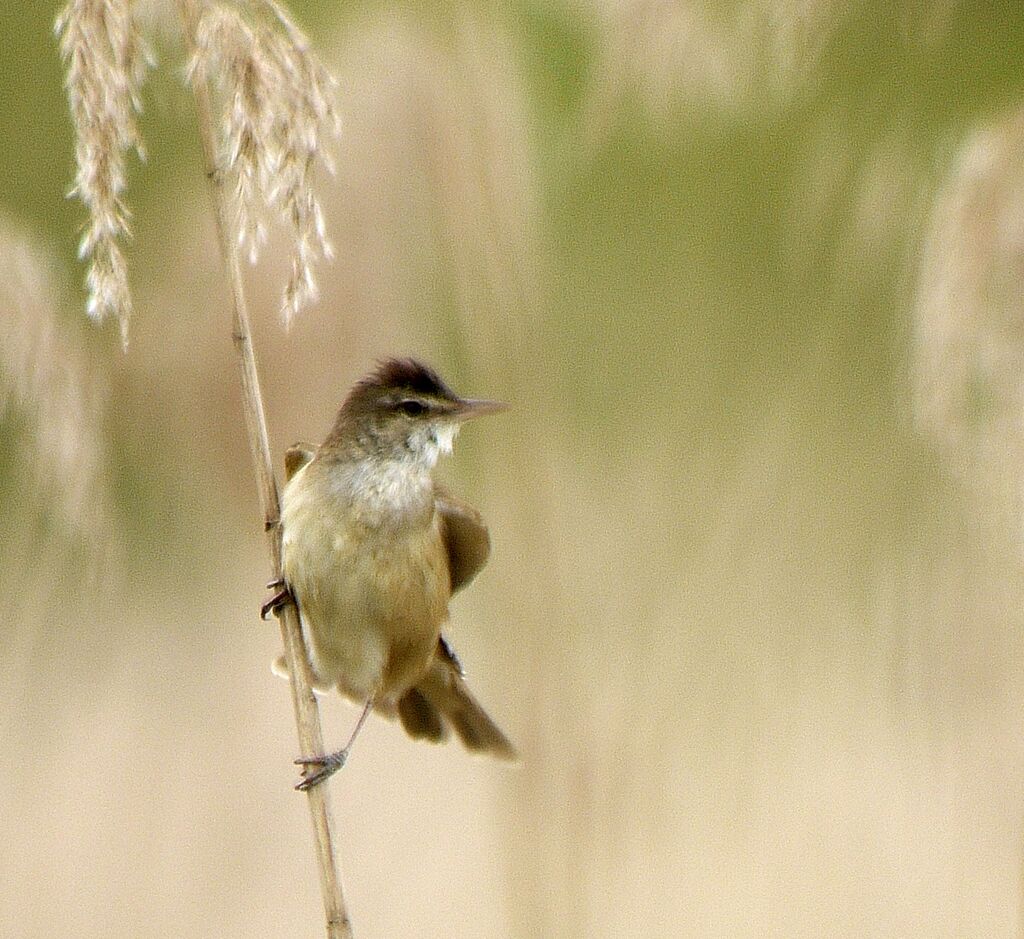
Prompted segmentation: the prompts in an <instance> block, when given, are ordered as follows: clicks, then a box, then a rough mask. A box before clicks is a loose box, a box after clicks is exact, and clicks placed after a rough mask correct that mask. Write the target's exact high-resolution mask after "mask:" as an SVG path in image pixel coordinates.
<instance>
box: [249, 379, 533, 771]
mask: <svg viewBox="0 0 1024 939" xmlns="http://www.w3.org/2000/svg"><path fill="white" fill-rule="evenodd" d="M505 407H506V406H505V405H503V404H499V403H498V402H494V401H479V400H470V399H467V398H461V397H459V396H458V395H456V394H455V393H454V392H453V391H452V390H451V389H450V388H449V387H448V386H447V385H446V384H445V383H444V382H443V381H442V380H441V378H440V376H438V374H437V373H436V372H434V371H433V370H432V369H430V368H428V367H427V366H426V365H423V364H422V363H420V362H417V361H415V360H412V359H392V360H390V361H387V362H385V363H383V364H382V365H381V366H380V367H379V368H378V369H377V370H376V371H375V372H373V373H372V374H370V375H368V376H367V377H365V378H363V379H362V380H361V381H359V382H358V383H357V384H356V385H355V386H354V387H353V389H352V391H351V392H350V393H349V395H348V397H347V398H346V400H345V402H344V404H343V405H342V407H341V410H340V412H339V413H338V417H337V420H336V421H335V423H334V427H333V429H332V430H331V432H330V433H329V434H328V435H327V438H326V440H324V442H323V443H322V444H321V445H320V447H319V448H316V449H314V448H313V447H311V446H309V445H305V444H297V445H295V446H294V447H292V448H290V449H289V451H288V455H287V456H286V460H285V466H286V471H287V474H288V482H287V485H286V486H285V489H284V492H283V493H282V497H281V526H282V555H283V561H282V569H283V573H284V581H283V583H282V584H280V585H279V586H281V587H282V588H283V589H282V590H281V592H280V593H278V594H277V595H276V596H275V597H273V598H272V599H271V600H270V601H269V602H268V603H267V604H265V605H264V607H263V615H264V616H266V615H267V614H268V613H269V612H271V611H274V610H276V609H277V608H278V607H280V606H281V605H282V604H284V603H287V602H290V601H292V600H294V602H296V603H297V605H298V609H299V616H300V620H301V622H302V629H303V634H304V636H305V640H306V646H307V648H308V649H309V658H310V665H311V666H312V670H313V677H314V688H316V690H318V691H327V690H330V689H337V690H338V691H340V692H341V693H342V694H343V695H345V696H346V697H348V698H350V699H352V700H353V701H356V702H359V703H361V704H363V712H362V714H361V715H360V718H359V721H358V723H357V724H356V727H355V730H354V731H353V733H352V736H351V737H350V739H349V742H348V743H347V744H346V746H345V747H343V748H342V749H341V750H339V751H337V752H336V753H332V754H329V755H327V756H324V757H305V756H304V757H301V758H300V759H298V760H296V763H299V764H301V765H303V766H304V771H303V772H304V778H303V780H302V782H301V783H300V784H299V786H298V787H297V788H299V789H308V788H309V787H310V786H314V785H316V784H318V783H320V782H322V781H323V780H324V779H326V778H327V777H328V776H330V775H331V774H332V773H334V772H335V771H336V770H338V769H339V768H340V767H341V766H343V765H344V763H345V760H346V758H347V756H348V752H349V748H350V747H351V746H352V743H353V741H354V740H355V738H356V735H357V734H358V733H359V730H360V729H361V727H362V725H363V723H364V722H365V720H366V718H367V715H368V714H369V713H370V711H371V710H373V711H376V712H378V713H380V714H383V715H385V716H387V717H395V716H397V717H398V718H399V720H400V721H401V722H402V726H403V727H404V728H405V730H406V732H407V733H408V734H409V735H410V736H412V737H417V738H424V739H427V740H431V741H441V740H444V739H446V738H447V736H448V733H449V728H452V729H454V731H455V733H456V734H457V735H458V737H459V738H460V739H461V740H462V742H463V743H464V744H465V746H466V747H467V748H468V749H470V750H477V751H481V752H487V753H492V754H494V755H495V756H498V757H501V758H503V759H514V758H515V755H516V754H515V749H514V748H513V746H512V744H511V743H510V742H509V740H508V738H507V737H506V736H505V735H504V734H503V733H502V732H501V730H499V729H498V727H497V725H495V723H494V722H493V721H492V720H491V719H490V717H488V716H487V714H486V712H485V711H484V710H483V708H482V707H480V705H479V704H478V703H477V701H476V699H475V698H474V697H473V696H472V694H470V692H469V689H468V688H467V687H466V682H465V679H464V676H463V671H462V667H461V665H460V664H459V660H458V658H457V657H456V656H455V654H454V652H453V651H452V649H451V647H450V646H449V644H448V643H447V641H446V640H445V638H444V636H442V634H441V628H442V626H443V625H444V623H445V622H446V621H447V619H448V601H449V599H450V598H451V595H452V594H453V593H454V592H455V591H457V590H460V589H462V588H463V587H465V586H466V584H468V583H469V582H470V581H471V580H472V579H473V578H474V577H475V576H476V574H477V573H478V572H479V571H480V569H481V568H482V567H483V566H484V564H485V563H486V561H487V557H488V554H489V553H490V537H489V536H488V533H487V527H486V525H485V524H484V522H483V519H482V518H481V517H480V513H479V512H477V511H476V509H474V508H472V507H471V506H469V505H467V504H466V503H465V502H463V501H462V500H461V499H458V498H456V497H455V496H454V495H452V494H451V493H450V492H448V491H447V490H446V489H444V488H442V487H441V486H440V485H439V484H438V483H436V482H435V481H434V478H433V470H434V466H435V465H436V463H437V460H438V457H439V456H441V455H442V454H445V453H450V452H451V449H452V443H453V441H454V439H455V437H456V435H457V434H458V432H459V429H460V427H461V426H462V424H463V423H464V422H465V421H467V420H469V419H470V418H474V417H480V416H482V415H484V414H493V413H496V412H498V411H502V410H505ZM275 670H276V671H278V672H279V673H283V674H285V675H286V674H287V669H286V667H285V666H284V663H283V660H282V659H279V660H278V662H277V663H275ZM314 769H315V771H312V770H314Z"/></svg>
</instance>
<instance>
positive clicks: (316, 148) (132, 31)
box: [56, 0, 340, 343]
mask: <svg viewBox="0 0 1024 939" xmlns="http://www.w3.org/2000/svg"><path fill="white" fill-rule="evenodd" d="M193 8H194V9H195V11H196V15H197V26H196V44H195V47H194V49H193V51H192V54H191V56H190V61H189V62H188V69H187V74H188V77H189V80H190V81H191V82H193V83H195V82H197V81H208V82H209V83H210V85H211V86H212V87H213V89H214V91H215V95H216V102H215V103H216V106H217V108H218V111H219V114H218V118H219V120H218V125H219V127H220V128H221V129H222V134H221V139H220V141H219V152H218V154H217V163H218V166H217V172H218V173H220V174H221V178H222V181H223V182H224V183H225V185H226V190H227V192H228V193H229V194H230V197H231V199H232V209H233V216H234V217H233V219H232V221H233V223H234V227H235V232H234V236H235V238H236V239H237V243H238V244H239V245H240V246H242V247H244V248H245V249H246V250H247V251H248V255H249V258H250V260H251V261H255V260H256V257H257V253H258V250H259V247H260V245H261V244H262V242H263V241H264V239H265V227H266V222H267V219H268V217H273V216H276V217H278V218H279V219H280V220H281V221H282V222H283V223H284V224H285V225H287V226H288V227H289V229H290V231H291V235H292V238H291V241H292V258H291V270H290V274H289V277H288V280H287V283H286V285H285V288H284V296H283V301H282V315H283V317H284V320H285V322H286V323H287V322H289V321H290V320H291V318H292V317H293V316H294V315H295V314H296V313H297V312H298V311H299V310H300V309H302V308H303V307H304V306H306V305H307V304H309V303H310V302H312V301H313V300H315V299H316V297H317V285H316V279H315V276H314V269H315V266H316V263H317V262H318V261H321V260H323V259H325V258H329V257H330V256H331V246H330V243H329V242H328V241H327V237H326V233H325V225H324V217H323V211H322V209H321V206H320V201H319V199H318V198H317V196H316V193H315V191H314V188H313V177H314V175H315V173H316V171H317V169H318V168H324V169H327V170H328V171H330V170H332V169H333V167H332V165H331V160H330V156H329V153H328V142H329V141H330V140H331V139H333V138H335V137H336V136H337V134H338V131H339V125H340V122H339V119H338V114H337V111H336V109H335V105H334V100H333V95H334V81H333V79H332V78H331V76H330V74H329V73H328V72H327V70H326V69H325V68H324V67H323V65H322V64H321V63H320V62H319V60H318V59H317V58H316V56H315V55H314V54H313V53H312V51H311V49H310V44H309V41H308V39H307V38H306V36H305V35H304V34H303V33H302V31H301V30H300V29H299V28H298V27H297V26H296V25H295V23H294V22H292V20H291V18H290V17H289V16H288V14H287V13H286V12H285V10H284V9H283V7H281V6H280V5H279V4H278V3H276V2H275V0H195V2H194V4H193ZM56 31H57V35H58V37H59V39H60V47H61V54H62V55H63V58H64V61H65V63H66V67H67V79H66V84H67V92H68V102H69V105H70V108H71V117H72V122H73V124H74V128H75V134H76V149H75V156H76V164H77V170H76V179H75V186H74V188H73V189H72V194H73V195H75V196H77V197H78V198H80V199H81V200H82V202H83V203H84V204H85V206H86V208H87V209H88V212H89V220H88V222H87V224H86V229H85V233H84V235H83V237H82V242H81V249H80V254H81V256H82V257H83V258H84V259H85V260H86V261H87V263H88V273H87V275H86V283H87V287H88V311H89V314H90V315H91V316H92V317H93V318H95V319H98V320H102V319H104V318H105V317H106V316H108V315H112V316H115V317H117V319H118V321H119V323H120V326H121V335H122V340H123V341H124V342H125V343H127V337H128V323H129V319H130V316H131V312H132V301H131V293H130V290H129V287H128V272H127V263H126V260H125V256H124V253H123V243H124V241H125V240H126V239H127V238H128V237H129V235H130V229H129V218H130V213H129V211H128V208H127V206H126V204H125V201H124V191H125V186H126V175H127V174H126V162H127V154H128V151H129V150H133V149H134V150H135V151H136V152H137V153H138V154H139V156H140V158H141V157H142V156H143V155H144V149H143V145H142V140H141V138H140V136H139V132H138V126H137V122H136V118H137V115H138V114H139V112H140V111H141V107H142V103H141V90H142V84H143V80H144V78H145V75H146V71H147V68H148V67H149V66H151V65H152V58H151V56H150V54H149V52H148V47H147V45H146V43H145V41H144V37H143V36H142V31H141V28H140V21H139V18H138V16H137V10H136V3H135V2H134V0H69V2H68V4H67V6H65V7H64V9H63V10H62V11H61V13H60V15H59V16H58V17H57V22H56Z"/></svg>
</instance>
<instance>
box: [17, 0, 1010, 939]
mask: <svg viewBox="0 0 1024 939" xmlns="http://www.w3.org/2000/svg"><path fill="white" fill-rule="evenodd" d="M291 9H292V11H293V13H294V15H295V16H296V18H297V20H298V21H299V22H300V23H301V24H302V25H303V26H304V28H306V30H307V31H308V32H309V34H310V35H311V37H312V38H313V40H314V43H315V45H316V46H317V48H318V49H319V51H320V53H321V54H322V56H323V58H324V59H325V60H326V61H327V62H328V63H329V64H330V66H331V67H332V69H333V70H334V73H335V74H336V75H337V77H338V79H339V102H340V110H341V113H342V115H343V120H344V131H343V136H342V138H341V141H340V144H339V147H338V150H337V166H338V169H337V174H336V176H335V177H334V178H333V179H326V180H324V181H323V186H322V189H321V192H322V193H323V194H324V200H325V204H326V211H327V220H328V228H329V232H330V236H331V238H332V240H333V242H334V245H335V249H336V253H337V257H336V260H335V261H334V262H333V264H331V265H328V266H326V267H325V268H323V269H322V270H321V277H320V281H321V288H322V299H321V302H320V303H319V305H317V306H316V307H315V308H313V309H311V310H309V311H307V312H306V313H304V314H303V315H301V316H300V317H299V318H298V319H297V320H296V321H295V323H294V324H293V325H292V327H291V329H290V330H288V331H286V330H285V329H284V328H283V327H282V325H281V324H280V321H279V318H278V315H277V305H278V297H279V295H280V290H281V284H282V279H283V265H282V264H281V263H280V261H279V260H277V259H278V258H279V255H280V252H275V250H274V249H273V246H272V247H271V249H270V250H268V251H267V252H265V254H264V260H263V261H262V262H261V264H260V265H259V267H257V268H255V269H250V270H249V272H248V280H249V285H250V288H251V291H252V297H251V299H252V309H253V315H254V319H255V329H256V339H255V341H256V347H257V354H258V357H259V364H260V367H261V370H262V377H263V381H264V392H265V397H266V405H267V410H268V418H269V422H270V431H271V436H272V440H273V444H274V447H275V452H276V453H278V454H280V453H282V452H283V448H284V447H285V446H287V445H288V444H289V443H291V442H292V441H294V440H298V439H313V440H319V439H320V438H321V437H322V436H323V434H324V433H325V432H326V430H327V429H328V427H329V425H330V423H331V420H332V418H333V414H334V412H335V410H336V408H337V406H338V404H339V402H340V400H341V398H342V397H343V396H344V394H345V392H346V390H347V388H348V386H349V385H350V384H351V382H352V381H353V380H354V379H356V378H357V377H359V376H360V375H361V374H362V373H363V372H365V371H366V370H367V369H368V368H369V367H370V366H371V365H372V364H373V362H374V361H375V360H376V359H377V358H379V357H382V356H385V355H389V354H393V353H406V354H407V353H413V354H416V355H418V356H421V357H424V358H425V359H427V360H428V361H431V362H432V363H434V364H435V365H436V366H437V367H438V368H439V369H440V370H441V371H442V373H443V374H444V375H445V376H447V377H448V378H449V379H450V381H451V383H452V384H453V386H454V387H455V388H456V389H457V390H460V391H462V392H464V393H466V394H473V395H480V396H487V397H496V398H503V399H506V400H509V401H511V402H513V404H514V409H513V410H512V411H511V412H509V414H508V415H506V416H504V417H502V418H501V419H494V420H492V421H488V422H481V423H480V425H475V426H473V427H472V428H470V429H469V430H467V432H466V433H465V434H464V435H463V436H462V438H461V439H460V442H459V447H458V449H457V452H456V455H455V457H454V459H452V460H450V461H448V463H447V464H446V465H445V466H444V468H443V475H444V477H445V479H446V480H447V481H449V482H450V483H451V484H452V485H453V486H454V487H455V488H456V489H457V490H458V491H460V492H462V493H464V494H465V495H466V496H467V497H468V498H469V499H470V500H471V501H472V502H473V503H474V504H475V505H477V506H479V507H480V508H481V510H482V511H483V513H484V515H485V517H486V518H487V519H488V520H489V522H490V524H491V529H492V535H493V541H494V552H493V555H492V561H491V564H490V566H489V567H488V568H487V569H486V571H485V572H484V573H483V574H482V576H481V577H480V578H479V580H478V581H477V582H476V583H475V584H474V585H473V587H472V589H470V590H469V591H467V592H466V593H465V594H464V595H461V596H460V597H459V598H458V600H457V602H456V603H455V604H454V605H453V622H452V626H451V635H452V638H453V641H454V643H455V645H456V648H457V649H458V650H459V652H460V655H461V656H462V658H463V661H464V662H465V664H466V667H467V669H468V672H469V675H470V677H471V680H472V682H473V685H474V687H475V689H476V691H477V693H478V694H479V696H480V698H481V699H482V700H483V701H484V702H485V703H486V704H487V705H488V707H489V709H490V710H491V712H492V713H493V714H494V715H495V717H496V718H497V719H498V720H499V722H500V723H502V724H503V725H504V726H505V727H506V728H507V730H508V731H509V733H510V735H511V736H512V737H513V739H514V740H516V741H517V743H518V744H519V746H520V748H521V751H522V755H523V760H522V763H521V765H519V766H518V767H516V768H514V769H511V770H510V769H508V768H507V767H506V766H503V765H492V764H491V763H487V762H484V761H480V760H477V759H474V758H471V757H469V756H467V755H466V754H465V753H464V752H463V751H461V750H460V749H459V748H458V746H457V745H454V744H453V745H450V746H448V747H447V748H433V747H430V746H427V745H425V744H417V743H413V742H411V741H409V740H407V739H405V738H404V736H403V735H402V733H401V731H400V730H399V729H398V728H397V727H395V726H394V725H391V724H388V723H387V722H385V721H382V720H375V721H373V722H371V724H370V725H369V726H368V728H367V730H366V731H365V733H364V735H363V736H362V737H361V739H360V743H359V747H358V748H357V750H356V754H355V758H354V759H353V761H352V762H351V764H350V765H349V766H347V767H346V768H345V770H344V772H343V773H341V774H340V775H339V776H338V777H336V778H335V780H334V781H332V783H331V787H332V797H333V803H334V814H335V817H336V821H337V827H338V831H339V854H340V864H341V868H342V871H343V873H344V878H345V888H346V893H347V897H348V900H349V903H350V907H351V911H352V915H353V917H354V921H355V926H356V935H357V936H358V937H360V939H365V937H374V936H376V937H396V936H415V937H421V936H422V937H430V936H437V937H442V936H466V937H569V939H573V937H592V936H616V937H618V936H644V937H648V936H659V937H660V936H664V937H679V936H683V937H730V939H731V937H764V936H777V937H804V936H806V937H821V936H836V937H847V936H849V937H876V936H877V937H901V936H922V937H925V936H926V937H954V936H956V937H1010V936H1014V937H1016V936H1022V935H1024V907H1022V902H1024V825H1022V815H1024V733H1022V726H1021V724H1022V721H1021V715H1022V710H1024V707H1022V702H1024V674H1022V665H1024V662H1022V659H1024V638H1022V633H1021V627H1022V625H1024V617H1022V613H1021V608H1022V600H1024V578H1022V575H1021V560H1022V545H1021V524H1022V515H1021V499H1020V494H1021V484H1022V466H1024V432H1022V421H1021V413H1022V404H1024V381H1022V376H1024V319H1022V316H1021V313H1022V309H1024V276H1022V275H1024V68H1022V63H1024V18H1022V17H1021V16H1020V11H1019V10H1018V9H1016V7H1015V5H1013V4H987V3H964V2H955V0H931V2H928V0H923V2H916V3H891V2H888V0H885V2H883V0H861V2H856V3H840V2H835V0H777V2H772V3H762V2H753V0H731V2H724V0H723V2H703V3H702V2H697V0H675V2H658V0H513V2H511V3H506V4H489V3H479V2H455V3H451V4H444V5H440V6H438V5H433V4H422V3H414V2H401V0H399V2H395V0H391V2H387V3H384V2H380V0H354V2H349V3H344V4H338V3H328V2H320V0H303V2H300V0H294V2H293V3H292V4H291ZM56 10H57V7H56V5H55V4H50V3H47V2H42V0H36V2H33V3H25V4H15V3H11V4H3V5H0V35H3V37H4V51H3V54H2V56H3V62H4V63H5V66H6V67H4V68H3V69H0V102H2V103H0V169H2V174H3V180H4V185H3V187H2V191H0V272H2V276H0V379H2V384H0V405H2V417H3V419H2V424H0V441H2V447H0V491H2V493H3V502H2V505H3V512H2V517H0V589H2V592H3V597H4V606H5V609H6V616H5V626H4V628H3V631H2V634H0V635H2V638H0V649H2V655H0V688H2V689H3V697H4V706H3V708H2V709H0V734H2V739H3V741H4V744H3V747H2V748H0V792H2V799H3V804H4V809H3V811H2V812H0V844H2V845H3V848H2V849H0V884H2V890H0V922H2V924H3V926H2V929H0V931H2V932H3V934H4V935H5V936H12V937H37V936H38V937H42V936H51V935H54V934H61V935H69V936H76V937H83V939H89V937H109V936H140V937H165V936H166V937H170V936H174V937H180V936H203V937H207V936H208V937H235V936H238V937H241V936H310V937H315V936H318V935H322V924H321V923H322V913H321V909H320V901H319V890H318V884H317V875H316V870H315V867H314V862H313V854H312V850H311V835H310V831H309V822H308V814H307V809H306V805H305V799H304V798H302V797H301V796H299V795H297V794H296V793H294V792H293V791H292V788H291V787H292V784H293V783H294V782H295V780H296V773H295V768H294V767H293V766H292V762H291V761H292V759H293V758H294V756H295V755H297V750H296V747H297V744H296V737H295V730H294V725H293V720H292V712H291V704H290V700H289V695H288V690H287V687H286V685H285V684H284V683H283V682H281V681H279V680H277V679H275V678H273V677H272V676H271V674H270V670H269V663H270V662H271V660H272V659H273V658H274V657H275V656H276V655H277V654H278V652H279V644H280V638H279V634H278V630H277V628H276V626H275V625H274V624H273V623H267V624H264V623H261V622H260V621H259V619H258V616H257V609H258V606H259V604H260V602H261V601H262V600H263V599H264V598H265V595H266V594H265V591H264V586H263V585H264V583H265V582H266V580H267V579H268V574H269V569H268V561H267V558H266V554H265V543H264V538H263V533H262V530H261V519H260V517H259V514H258V505H257V499H256V488H255V484H254V480H253V476H252V471H251V467H250V462H249V451H248V445H247V442H246V437H245V429H244V425H243V418H242V411H241V406H240V394H239V389H238V383H237V379H236V366H235V360H234V354H233V349H232V345H231V341H230V330H229V319H228V311H227V304H226V298H225V288H224V285H223V280H222V277H221V272H220V269H219V265H218V263H217V252H216V247H215V243H214V240H213V231H212V222H211V216H210V207H209V202H208V194H207V190H206V186H205V180H204V178H203V175H202V168H201V162H200V157H199V148H198V144H197V137H196V133H195V124H194V113H193V108H192V104H191V101H190V100H189V98H188V97H187V95H186V94H185V93H184V91H183V89H182V83H181V58H180V54H179V52H178V46H177V42H178V40H177V36H176V34H175V31H174V29H173V27H171V26H168V25H167V24H166V23H165V22H164V21H163V20H161V19H160V18H158V17H153V18H152V19H150V20H147V22H148V23H149V28H151V35H152V36H153V37H154V39H153V41H154V44H155V46H156V49H157V53H158V59H159V66H158V68H157V69H156V71H154V72H153V73H152V74H151V76H150V79H149V81H148V83H147V85H146V88H145V93H144V97H145V104H146V111H145V114H144V117H143V121H142V133H143V136H144V138H145V140H146V143H147V149H148V160H147V162H146V163H145V164H139V163H137V162H133V164H132V172H131V180H130V189H129V193H128V198H129V202H130V205H131V207H132V210H133V215H134V232H135V238H134V240H133V242H132V243H131V245H130V249H129V254H130V265H131V279H132V286H133V291H134V295H135V301H136V312H135V316H134V319H133V321H132V326H131V336H130V345H129V348H128V351H127V353H122V351H121V348H120V340H119V337H118V334H117V328H116V325H114V324H107V325H105V326H104V327H102V328H97V327H95V326H94V325H92V324H90V323H89V322H88V321H87V320H86V318H85V316H84V315H83V308H84V292H83V290H82V287H81V284H82V279H83V276H84V270H83V268H82V266H81V265H80V264H79V263H78V262H77V261H76V256H75V255H76V248H77V241H78V236H79V231H80V228H81V225H82V223H83V221H84V218H85V213H84V210H83V209H82V207H81V206H80V205H79V204H78V203H76V202H73V201H68V200H66V199H65V198H64V196H65V193H66V191H67V190H68V188H69V187H70V184H71V181H72V179H73V174H74V169H73V163H72V161H73V140H72V135H71V128H70V122H69V119H68V116H67V115H68V112H67V104H66V100H65V97H64V92H63V89H62V81H63V79H62V70H61V66H60V63H59V59H58V55H57V50H56V44H55V41H54V39H53V33H52V23H53V18H54V15H55V13H56ZM147 15H148V14H147ZM355 717H356V711H355V709H354V708H352V707H351V706H349V705H347V704H345V703H343V702H341V701H336V700H327V701H325V702H324V705H323V719H324V730H325V737H326V738H327V740H328V742H329V743H331V744H334V745H340V743H341V742H342V741H343V740H344V739H345V738H346V737H347V734H348V732H349V730H350V728H351V726H352V723H353V721H354V720H355Z"/></svg>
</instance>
